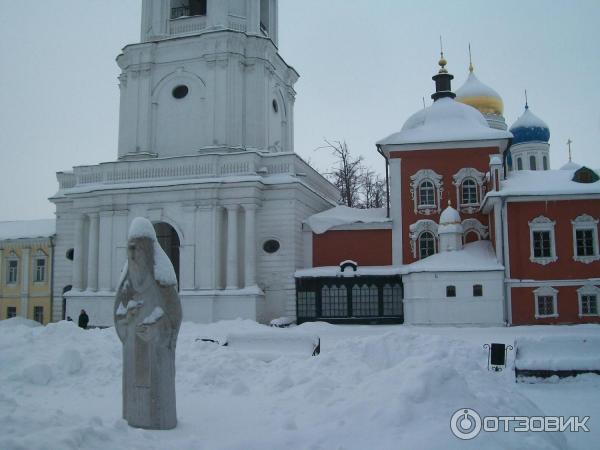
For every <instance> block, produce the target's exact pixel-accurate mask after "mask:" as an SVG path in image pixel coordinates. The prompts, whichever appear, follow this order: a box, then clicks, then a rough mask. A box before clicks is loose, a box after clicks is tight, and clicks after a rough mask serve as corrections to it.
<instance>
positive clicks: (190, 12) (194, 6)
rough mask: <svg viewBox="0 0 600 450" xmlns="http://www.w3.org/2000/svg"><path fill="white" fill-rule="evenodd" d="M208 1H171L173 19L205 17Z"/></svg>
mask: <svg viewBox="0 0 600 450" xmlns="http://www.w3.org/2000/svg"><path fill="white" fill-rule="evenodd" d="M206 1H207V0H171V19H177V18H179V17H189V16H205V15H206Z"/></svg>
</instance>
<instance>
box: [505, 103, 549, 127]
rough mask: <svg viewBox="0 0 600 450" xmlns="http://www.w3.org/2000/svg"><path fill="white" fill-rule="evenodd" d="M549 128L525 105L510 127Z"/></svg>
mask: <svg viewBox="0 0 600 450" xmlns="http://www.w3.org/2000/svg"><path fill="white" fill-rule="evenodd" d="M534 127H538V128H549V127H548V125H547V124H546V122H544V121H543V120H542V119H540V118H539V117H538V116H536V115H535V114H534V113H533V112H531V108H529V107H527V108H526V109H525V111H524V112H523V114H521V117H519V118H518V119H517V121H516V122H515V123H513V124H512V126H511V127H510V129H511V130H514V129H517V128H534Z"/></svg>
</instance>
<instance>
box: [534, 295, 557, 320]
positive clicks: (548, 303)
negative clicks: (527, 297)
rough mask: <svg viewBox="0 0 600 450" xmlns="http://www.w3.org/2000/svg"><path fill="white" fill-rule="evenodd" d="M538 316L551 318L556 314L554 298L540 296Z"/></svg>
mask: <svg viewBox="0 0 600 450" xmlns="http://www.w3.org/2000/svg"><path fill="white" fill-rule="evenodd" d="M537 300H538V314H539V315H540V316H551V315H553V314H554V297H552V296H550V295H540V296H539V297H538V298H537Z"/></svg>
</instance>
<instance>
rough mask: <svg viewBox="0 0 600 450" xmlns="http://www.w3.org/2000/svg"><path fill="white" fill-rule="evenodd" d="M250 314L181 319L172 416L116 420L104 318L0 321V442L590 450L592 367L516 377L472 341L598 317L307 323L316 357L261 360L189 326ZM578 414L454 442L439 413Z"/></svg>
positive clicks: (117, 401)
mask: <svg viewBox="0 0 600 450" xmlns="http://www.w3.org/2000/svg"><path fill="white" fill-rule="evenodd" d="M260 329H263V327H262V326H260V325H257V324H256V323H254V322H250V321H230V322H221V323H217V324H210V325H195V324H190V323H185V324H184V325H183V327H182V331H181V334H180V339H179V342H178V348H177V396H178V397H177V398H178V400H177V401H178V413H179V426H178V427H177V429H175V430H173V431H169V432H156V431H144V430H135V429H131V428H129V427H128V426H127V425H126V424H125V423H124V422H123V421H122V420H121V419H120V411H121V398H120V387H121V386H120V383H121V378H120V377H121V348H120V343H119V342H118V340H117V338H116V335H115V333H114V330H113V329H107V330H88V331H83V330H80V329H78V328H77V327H76V326H75V325H74V324H72V323H67V322H61V323H58V324H52V325H50V326H47V327H35V328H28V327H26V326H23V325H18V326H17V325H14V324H7V321H3V322H0V361H1V366H0V449H3V450H20V449H27V450H30V449H32V450H37V449H40V450H41V449H50V450H63V449H65V450H69V449H94V450H95V449H114V450H120V449H127V450H130V449H157V450H158V449H160V450H165V449H194V450H196V449H200V450H202V449H210V450H213V449H227V450H233V449H239V450H253V449H277V450H279V449H323V450H330V449H361V450H362V449H404V448H406V449H417V448H418V449H440V448H444V449H463V448H464V449H482V448H485V449H506V448H511V449H531V448H536V449H571V448H573V449H584V448H585V449H589V448H594V446H595V444H596V443H597V442H598V441H599V439H600V406H599V405H600V389H599V387H600V377H597V376H587V377H579V378H578V379H577V380H575V381H573V380H572V381H561V382H555V383H545V384H535V385H533V384H531V385H530V384H516V383H515V382H514V376H513V373H512V371H510V370H507V371H505V372H502V373H499V374H498V373H491V372H488V371H487V370H486V354H485V352H484V351H483V349H482V345H483V344H484V343H489V342H492V341H494V342H506V343H512V342H513V341H514V339H515V337H516V336H548V335H552V336H557V335H563V334H564V335H565V336H570V335H573V334H574V333H575V334H579V335H594V336H597V335H598V334H599V333H600V327H598V326H577V327H552V328H550V327H515V328H441V327H440V328H436V327H407V326H333V325H329V324H324V323H314V324H305V325H303V326H301V327H296V328H294V329H289V330H280V332H281V333H298V332H309V333H313V334H317V335H319V336H320V337H321V343H322V347H321V350H322V353H321V355H320V356H319V357H314V358H313V357H307V358H304V357H281V358H278V359H276V360H274V361H272V362H270V363H266V362H263V361H260V360H257V359H256V358H253V357H251V356H249V355H247V354H243V353H241V352H236V351H235V350H233V349H228V348H221V347H218V346H216V345H214V344H210V343H202V342H195V338H196V337H199V336H213V337H220V336H223V335H225V334H227V333H229V332H234V331H235V332H240V331H244V330H247V331H257V330H260ZM464 407H470V408H473V409H475V410H477V411H479V412H480V413H481V414H482V415H512V416H515V415H543V414H561V415H564V414H567V415H570V414H573V415H580V416H582V415H590V416H591V420H590V422H588V425H589V426H590V429H591V432H590V433H585V434H584V433H577V434H570V435H568V434H556V433H555V434H550V433H548V434H542V433H527V434H523V433H521V434H517V433H502V432H500V433H485V434H481V435H480V436H478V437H477V438H476V439H474V440H473V441H460V440H458V439H457V438H455V437H454V436H453V435H452V434H451V433H450V427H449V422H450V416H451V415H452V414H453V413H454V411H456V410H457V409H459V408H464Z"/></svg>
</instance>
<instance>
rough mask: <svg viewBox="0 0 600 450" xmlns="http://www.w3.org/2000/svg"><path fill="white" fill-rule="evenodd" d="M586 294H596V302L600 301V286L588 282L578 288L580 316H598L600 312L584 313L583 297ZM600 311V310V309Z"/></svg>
mask: <svg viewBox="0 0 600 450" xmlns="http://www.w3.org/2000/svg"><path fill="white" fill-rule="evenodd" d="M584 295H595V296H596V303H597V304H598V303H599V302H600V288H598V287H597V286H594V285H593V284H587V285H585V286H581V287H580V288H579V289H577V302H578V303H579V317H598V316H599V315H600V314H583V308H582V306H583V305H582V303H581V302H582V298H581V297H583V296H584ZM599 312H600V311H599Z"/></svg>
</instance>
